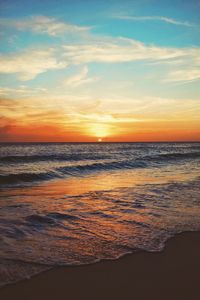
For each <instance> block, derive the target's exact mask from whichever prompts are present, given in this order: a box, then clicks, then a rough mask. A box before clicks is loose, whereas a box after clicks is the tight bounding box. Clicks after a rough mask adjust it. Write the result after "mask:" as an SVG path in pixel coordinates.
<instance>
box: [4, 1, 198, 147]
mask: <svg viewBox="0 0 200 300" xmlns="http://www.w3.org/2000/svg"><path fill="white" fill-rule="evenodd" d="M0 16H1V18H0V28H1V30H0V39H1V46H0V47H1V55H0V141H66V142H68V141H74V142H76V141H77V142H79V141H83V142H84V141H85V142H87V141H97V140H98V139H99V138H101V139H102V141H195V140H200V1H197V0H191V1H188V0H185V1H184V0H174V1H172V0H171V1H170V0H165V1H164V0H163V1H159V0H157V1H156V0H138V1H134V0H132V1H131V0H124V1H122V0H120V1H118V0H115V1H114V0H113V1H112V0H110V1H109V0H105V1H104V0H102V1H97V0H84V1H83V0H79V1H78V0H73V1H67V0H57V1H53V0H48V1H47V0H43V1H42V0H34V1H27V0H26V1H25V0H19V1H15V0H1V1H0Z"/></svg>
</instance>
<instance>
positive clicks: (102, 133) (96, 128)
mask: <svg viewBox="0 0 200 300" xmlns="http://www.w3.org/2000/svg"><path fill="white" fill-rule="evenodd" d="M89 131H90V135H93V136H96V137H97V138H98V139H102V138H105V137H107V136H108V135H110V134H111V130H110V128H109V125H107V124H100V123H96V124H92V125H91V128H90V130H89Z"/></svg>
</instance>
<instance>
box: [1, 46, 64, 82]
mask: <svg viewBox="0 0 200 300" xmlns="http://www.w3.org/2000/svg"><path fill="white" fill-rule="evenodd" d="M66 66H67V63H66V62H65V63H64V62H61V61H58V60H57V59H56V58H55V56H54V50H53V49H51V48H50V49H46V50H30V51H24V52H21V53H17V54H10V55H0V73H4V74H16V75H17V76H18V78H19V79H20V80H22V81H26V80H31V79H34V78H35V77H36V76H37V75H39V74H41V73H44V72H46V71H48V70H53V69H54V70H55V69H62V68H65V67H66Z"/></svg>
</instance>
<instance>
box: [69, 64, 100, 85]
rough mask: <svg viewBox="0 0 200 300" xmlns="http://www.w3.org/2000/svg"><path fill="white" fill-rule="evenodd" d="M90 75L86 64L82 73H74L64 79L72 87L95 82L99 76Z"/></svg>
mask: <svg viewBox="0 0 200 300" xmlns="http://www.w3.org/2000/svg"><path fill="white" fill-rule="evenodd" d="M87 75H88V67H87V66H84V67H83V68H82V69H81V71H80V73H78V74H75V75H72V76H70V77H68V78H67V79H65V80H64V84H65V85H67V86H71V87H77V86H79V85H82V84H85V83H90V82H94V81H96V80H97V78H93V77H87Z"/></svg>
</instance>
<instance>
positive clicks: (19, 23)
mask: <svg viewBox="0 0 200 300" xmlns="http://www.w3.org/2000/svg"><path fill="white" fill-rule="evenodd" d="M0 25H1V26H4V27H13V28H15V29H17V30H23V31H25V30H28V31H32V32H34V33H37V34H48V35H50V36H56V35H59V34H61V33H82V32H87V31H89V30H90V27H87V26H78V25H74V24H69V23H65V22H61V21H58V20H57V19H55V18H52V17H47V16H32V17H31V18H29V19H20V20H13V19H12V20H11V19H5V18H4V19H0Z"/></svg>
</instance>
